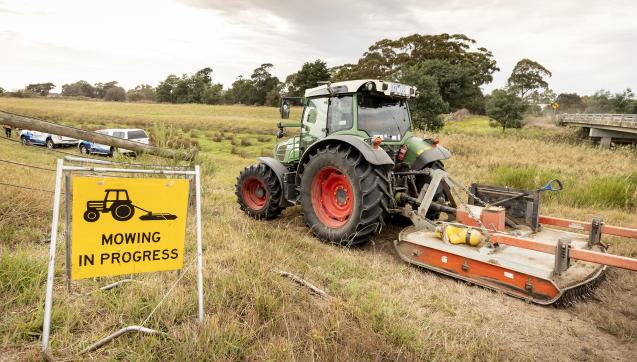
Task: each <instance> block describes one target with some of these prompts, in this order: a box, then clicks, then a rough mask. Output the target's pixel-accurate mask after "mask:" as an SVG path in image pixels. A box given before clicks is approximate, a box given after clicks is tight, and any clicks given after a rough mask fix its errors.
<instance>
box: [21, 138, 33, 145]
mask: <svg viewBox="0 0 637 362" xmlns="http://www.w3.org/2000/svg"><path fill="white" fill-rule="evenodd" d="M20 141H21V142H22V145H24V146H30V145H31V141H29V139H28V138H26V137H24V136H22V137H20Z"/></svg>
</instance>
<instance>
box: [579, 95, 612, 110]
mask: <svg viewBox="0 0 637 362" xmlns="http://www.w3.org/2000/svg"><path fill="white" fill-rule="evenodd" d="M612 97H613V96H612V94H611V93H610V91H607V90H604V89H600V90H598V91H597V92H595V93H594V94H593V95H592V96H588V97H585V103H586V113H615V104H614V103H613V101H612V100H611V98H612Z"/></svg>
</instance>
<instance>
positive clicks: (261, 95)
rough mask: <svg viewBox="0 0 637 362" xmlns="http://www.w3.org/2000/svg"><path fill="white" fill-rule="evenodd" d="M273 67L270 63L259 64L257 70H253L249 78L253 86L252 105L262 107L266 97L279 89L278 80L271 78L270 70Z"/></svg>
mask: <svg viewBox="0 0 637 362" xmlns="http://www.w3.org/2000/svg"><path fill="white" fill-rule="evenodd" d="M273 67H274V66H273V65H272V64H270V63H264V64H261V65H260V66H259V67H258V68H255V69H254V71H253V72H252V76H251V77H250V78H251V80H252V84H253V85H254V91H255V95H254V97H255V98H254V103H255V104H258V105H264V104H265V103H266V99H267V95H268V93H269V92H271V91H272V90H274V89H278V87H279V78H277V77H274V76H272V74H271V73H270V70H271V69H272V68H273Z"/></svg>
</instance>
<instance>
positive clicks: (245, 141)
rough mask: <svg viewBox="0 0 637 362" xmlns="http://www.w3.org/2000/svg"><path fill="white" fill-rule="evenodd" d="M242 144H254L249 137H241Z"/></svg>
mask: <svg viewBox="0 0 637 362" xmlns="http://www.w3.org/2000/svg"><path fill="white" fill-rule="evenodd" d="M241 146H252V142H251V141H250V139H249V138H242V139H241Z"/></svg>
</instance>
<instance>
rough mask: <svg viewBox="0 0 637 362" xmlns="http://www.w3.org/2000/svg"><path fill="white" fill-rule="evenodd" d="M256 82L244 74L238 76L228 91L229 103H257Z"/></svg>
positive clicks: (227, 98)
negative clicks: (244, 76)
mask: <svg viewBox="0 0 637 362" xmlns="http://www.w3.org/2000/svg"><path fill="white" fill-rule="evenodd" d="M255 93H256V90H255V89H254V84H253V83H252V81H251V80H250V79H245V78H243V77H242V76H239V77H237V80H235V81H234V82H233V83H232V87H231V88H230V89H228V91H227V92H226V102H227V103H233V104H234V103H240V104H254V103H255Z"/></svg>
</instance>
